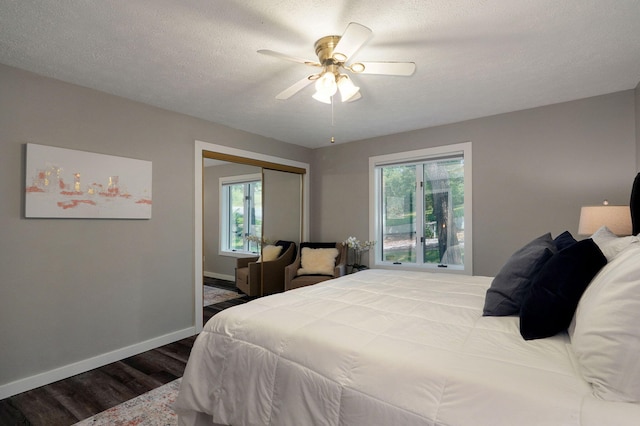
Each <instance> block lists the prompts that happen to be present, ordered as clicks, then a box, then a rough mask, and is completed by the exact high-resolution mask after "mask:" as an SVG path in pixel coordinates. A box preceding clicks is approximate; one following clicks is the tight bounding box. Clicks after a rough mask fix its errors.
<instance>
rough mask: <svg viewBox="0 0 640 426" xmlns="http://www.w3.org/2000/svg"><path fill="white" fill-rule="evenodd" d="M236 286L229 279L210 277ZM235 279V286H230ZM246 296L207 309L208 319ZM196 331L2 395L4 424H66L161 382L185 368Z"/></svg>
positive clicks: (0, 412)
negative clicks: (22, 390) (54, 380)
mask: <svg viewBox="0 0 640 426" xmlns="http://www.w3.org/2000/svg"><path fill="white" fill-rule="evenodd" d="M206 281H207V280H206V279H205V284H207V285H212V286H215V287H220V288H226V289H235V286H233V283H229V282H221V281H218V282H212V281H209V282H206ZM230 285H231V286H232V287H230ZM250 299H251V298H249V297H247V296H243V297H240V298H237V299H232V300H228V301H226V302H222V303H217V304H215V305H211V306H206V307H205V308H204V309H203V320H204V322H205V323H206V322H207V321H208V320H209V319H210V318H211V317H213V316H214V315H215V314H217V313H219V312H221V311H223V310H224V309H227V308H229V307H231V306H235V305H239V304H242V303H246V302H247V301H248V300H250ZM195 338H196V336H193V337H189V338H186V339H182V340H180V341H178V342H174V343H171V344H168V345H165V346H161V347H159V348H156V349H153V350H150V351H147V352H144V353H141V354H139V355H135V356H132V357H130V358H126V359H123V360H121V361H118V362H114V363H112V364H108V365H106V366H104V367H101V368H97V369H95V370H91V371H88V372H86V373H82V374H78V375H76V376H73V377H70V378H68V379H65V380H61V381H58V382H55V383H52V384H50V385H46V386H42V387H40V388H37V389H33V390H30V391H28V392H24V393H21V394H18V395H14V396H12V397H10V398H7V399H3V400H0V425H2V426H4V425H6V426H17V425H33V426H40V425H43V426H45V425H46V426H67V425H72V424H74V423H76V422H78V421H80V420H83V419H86V418H88V417H91V416H93V415H95V414H98V413H100V412H102V411H104V410H106V409H108V408H111V407H114V406H116V405H118V404H120V403H122V402H124V401H127V400H129V399H132V398H135V397H136V396H138V395H142V394H143V393H146V392H148V391H150V390H152V389H155V388H157V387H160V386H162V385H164V384H166V383H169V382H171V381H173V380H175V379H177V378H180V377H182V374H183V373H184V369H185V366H186V364H187V360H188V359H189V354H190V353H191V348H192V347H193V342H194V341H195Z"/></svg>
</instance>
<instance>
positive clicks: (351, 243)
mask: <svg viewBox="0 0 640 426" xmlns="http://www.w3.org/2000/svg"><path fill="white" fill-rule="evenodd" d="M343 244H344V245H346V246H347V247H348V249H349V251H353V263H351V264H349V265H347V266H350V267H351V271H352V272H356V271H361V270H363V269H367V266H366V265H363V264H362V253H365V252H367V251H369V250H370V249H371V247H373V246H374V245H376V242H375V241H368V240H367V241H364V242H361V241H360V240H358V239H357V238H356V237H349V238H347V239H346V240H344V241H343Z"/></svg>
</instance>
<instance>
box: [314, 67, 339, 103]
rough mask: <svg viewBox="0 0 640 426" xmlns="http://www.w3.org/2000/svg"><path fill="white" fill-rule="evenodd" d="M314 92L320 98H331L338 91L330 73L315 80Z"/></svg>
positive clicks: (333, 76) (334, 79) (334, 78)
mask: <svg viewBox="0 0 640 426" xmlns="http://www.w3.org/2000/svg"><path fill="white" fill-rule="evenodd" d="M315 86H316V91H317V92H318V94H320V95H321V96H322V97H331V96H333V95H335V93H336V91H337V90H338V84H337V83H336V76H335V74H333V73H332V72H329V71H327V72H325V73H324V74H322V76H320V78H319V79H317V80H316V84H315Z"/></svg>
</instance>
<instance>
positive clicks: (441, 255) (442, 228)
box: [423, 158, 464, 265]
mask: <svg viewBox="0 0 640 426" xmlns="http://www.w3.org/2000/svg"><path fill="white" fill-rule="evenodd" d="M423 237H424V250H423V262H424V263H433V264H440V263H442V264H447V265H464V160H463V159H462V158H449V159H444V160H437V161H429V162H426V163H424V235H423Z"/></svg>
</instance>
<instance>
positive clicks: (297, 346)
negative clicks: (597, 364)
mask: <svg viewBox="0 0 640 426" xmlns="http://www.w3.org/2000/svg"><path fill="white" fill-rule="evenodd" d="M490 283H491V279H490V278H487V277H468V276H461V275H451V274H429V273H423V272H398V271H384V270H368V271H362V272H358V273H357V274H353V275H348V276H346V277H342V278H339V279H336V280H331V281H327V282H325V283H322V284H317V285H314V286H310V287H304V288H300V289H297V290H293V291H288V292H286V293H282V294H277V295H273V296H269V297H264V298H261V299H257V300H255V301H252V302H250V303H247V304H244V305H240V306H237V307H234V308H230V309H227V310H225V311H223V312H221V313H220V314H218V315H216V316H214V317H213V318H212V320H211V321H209V322H208V323H207V325H206V326H205V330H204V331H203V332H202V333H201V334H200V335H199V336H198V338H197V340H196V343H195V345H194V348H193V350H192V352H191V358H190V360H189V363H188V365H187V368H186V371H185V374H184V378H183V380H182V387H181V390H180V394H179V397H178V401H177V402H176V410H177V411H178V413H179V414H180V421H181V423H182V424H194V423H195V422H196V420H195V419H196V413H205V414H207V415H209V416H211V417H212V419H213V421H214V422H216V423H220V424H227V425H234V426H240V425H278V426H285V425H292V426H301V425H303V426H306V425H385V426H386V425H389V426H391V425H403V426H406V425H450V426H453V425H474V426H475V425H491V426H495V425H536V426H538V425H554V426H556V425H582V426H592V425H593V426H595V425H598V426H600V425H604V424H610V425H622V424H629V425H631V424H633V425H637V424H640V407H639V406H637V405H635V404H622V403H617V404H615V403H607V402H602V401H599V400H596V399H595V398H593V397H592V396H591V387H590V386H589V384H588V383H586V382H585V381H584V380H583V379H582V377H581V376H580V374H579V372H578V371H577V367H576V365H575V363H574V358H573V355H572V350H571V346H570V343H569V340H568V337H567V335H566V334H562V335H558V336H555V337H553V338H549V339H542V340H535V341H528V342H527V341H525V340H523V339H522V337H521V336H520V334H519V331H518V318H516V317H501V318H497V317H482V307H483V304H484V296H485V292H486V289H487V288H488V286H489V284H490ZM202 418H203V417H202V415H200V419H202ZM207 420H211V419H210V418H208V419H207Z"/></svg>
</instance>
